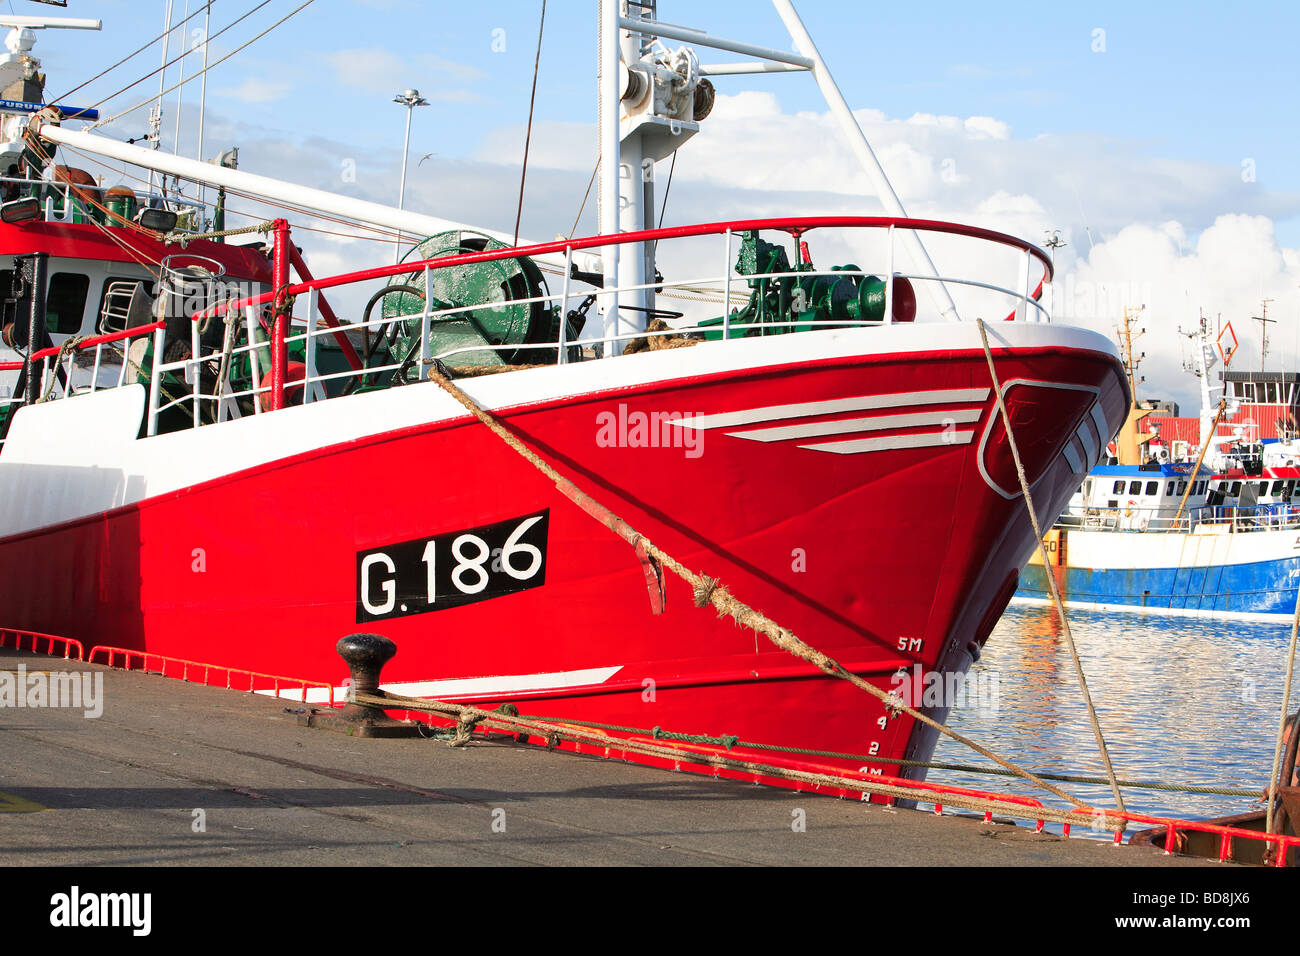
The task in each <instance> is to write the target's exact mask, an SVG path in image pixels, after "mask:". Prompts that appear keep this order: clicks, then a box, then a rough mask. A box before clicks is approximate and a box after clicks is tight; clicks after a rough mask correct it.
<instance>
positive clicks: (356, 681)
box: [335, 634, 397, 720]
mask: <svg viewBox="0 0 1300 956" xmlns="http://www.w3.org/2000/svg"><path fill="white" fill-rule="evenodd" d="M335 650H337V651H338V652H339V657H341V658H343V660H345V661H346V662H347V665H348V670H350V671H351V672H352V694H369V695H371V696H375V695H378V696H380V697H382V696H383V695H384V692H383V691H382V690H380V689H379V672H380V671H381V670H383V669H384V665H385V664H387V663H388V662H389V661H391V660H392V659H393V655H395V654H396V653H397V645H396V644H394V643H393V642H392V641H390V640H389V639H388V638H386V637H384V636H383V635H382V634H349V635H348V636H347V637H342V638H339V642H338V644H337V645H336V647H335ZM350 696H351V695H349V697H350ZM339 717H340V718H341V719H343V720H376V719H381V720H382V719H383V718H384V712H383V711H382V710H380V709H379V708H378V707H375V706H371V705H365V704H358V703H356V702H355V701H353V700H349V702H348V705H347V706H346V707H344V708H343V710H342V711H341V712H340V713H339Z"/></svg>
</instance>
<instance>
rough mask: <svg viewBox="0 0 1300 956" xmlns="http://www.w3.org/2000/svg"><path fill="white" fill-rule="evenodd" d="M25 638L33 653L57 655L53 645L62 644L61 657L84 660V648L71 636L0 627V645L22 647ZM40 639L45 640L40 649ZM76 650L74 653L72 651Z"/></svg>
mask: <svg viewBox="0 0 1300 956" xmlns="http://www.w3.org/2000/svg"><path fill="white" fill-rule="evenodd" d="M24 638H26V639H27V643H28V645H29V646H28V648H27V650H29V651H31V652H32V653H33V654H48V655H49V656H50V657H57V656H58V655H57V654H56V653H55V650H54V645H55V644H56V643H57V644H61V645H62V646H63V659H64V660H65V661H84V660H85V659H86V658H85V656H84V655H85V648H83V647H82V646H81V642H80V641H78V640H74V639H73V638H71V637H59V636H58V635H57V634H43V633H41V632H40V631H22V630H16V629H14V628H11V627H6V628H0V647H12V648H14V650H18V651H21V650H22V649H23V639H24ZM41 641H44V642H45V650H43V651H42V650H41V649H40V643H41ZM74 650H75V651H76V653H75V655H74V654H73V651H74Z"/></svg>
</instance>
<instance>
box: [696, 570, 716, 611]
mask: <svg viewBox="0 0 1300 956" xmlns="http://www.w3.org/2000/svg"><path fill="white" fill-rule="evenodd" d="M719 587H720V585H719V584H718V582H717V580H715V579H714V578H711V577H709V576H708V575H707V574H705V575H701V576H700V580H699V582H698V583H697V584H696V585H695V589H694V590H695V606H696V607H708V606H709V605H710V604H711V603H713V592H714V591H716V590H718V588H719Z"/></svg>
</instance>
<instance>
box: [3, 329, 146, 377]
mask: <svg viewBox="0 0 1300 956" xmlns="http://www.w3.org/2000/svg"><path fill="white" fill-rule="evenodd" d="M166 324H167V322H166V320H163V321H161V322H150V323H149V324H148V325H136V326H133V327H132V328H129V329H122V330H121V331H119V332H105V333H104V334H103V335H93V336H91V337H90V338H88V339H86V340H85V341H83V342H79V343H78V344H77V347H76V349H75V351H78V352H80V351H81V350H82V349H90V348H94V347H95V346H96V345H103V344H104V343H105V342H116V341H118V340H119V339H130V338H134V337H135V336H137V335H148V334H149V333H151V332H157V331H158V330H159V329H161V328H163V327H164V326H165V325H166ZM59 349H60V346H58V345H52V346H50V347H49V348H47V349H41V350H40V351H39V352H35V353H33V354H32V361H33V362H38V361H40V360H41V359H44V358H49V357H51V356H53V355H58V354H59ZM5 364H6V365H8V364H17V365H18V366H19V367H22V364H23V363H22V362H18V363H5Z"/></svg>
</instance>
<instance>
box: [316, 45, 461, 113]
mask: <svg viewBox="0 0 1300 956" xmlns="http://www.w3.org/2000/svg"><path fill="white" fill-rule="evenodd" d="M320 57H321V59H322V60H324V61H325V62H326V63H328V64H329V65H330V67H331V68H333V70H334V73H335V79H336V80H337V81H338V82H339V83H341V84H343V85H345V86H350V87H355V88H359V89H363V90H368V91H371V92H377V93H390V94H391V93H395V92H397V91H398V90H402V89H406V88H407V87H411V86H414V87H416V88H417V89H419V90H420V92H421V93H422V94H423V95H424V96H425V97H426V98H427V99H431V100H446V101H451V102H468V101H469V100H472V99H475V98H476V95H475V94H474V93H472V92H471V91H469V90H464V89H452V88H448V83H447V80H448V79H452V80H455V81H456V82H459V83H467V82H472V81H475V80H479V79H482V78H483V77H484V76H486V74H485V73H484V72H483V71H482V70H480V69H478V68H477V67H473V66H467V65H464V64H461V63H455V62H453V61H451V60H446V59H443V58H442V57H440V56H435V55H434V54H432V53H425V54H421V55H419V56H415V57H411V58H409V59H408V58H406V57H402V56H399V55H397V54H396V53H394V52H392V51H391V50H386V49H383V48H382V47H357V48H354V49H348V50H334V51H331V52H328V53H322V54H320Z"/></svg>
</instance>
